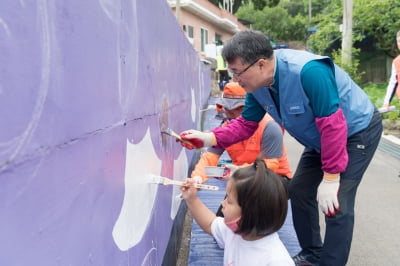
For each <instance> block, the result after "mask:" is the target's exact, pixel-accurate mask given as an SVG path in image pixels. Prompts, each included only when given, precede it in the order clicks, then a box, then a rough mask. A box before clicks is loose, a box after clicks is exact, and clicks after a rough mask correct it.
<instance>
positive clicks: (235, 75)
mask: <svg viewBox="0 0 400 266" xmlns="http://www.w3.org/2000/svg"><path fill="white" fill-rule="evenodd" d="M260 59H263V58H258V59H257V60H256V61H254V62H253V63H251V64H250V65H248V66H247V67H246V68H245V69H243V70H242V71H240V72H239V73H235V72H233V71H232V70H230V69H228V72H229V73H230V74H231V75H232V77H240V75H242V74H243V73H244V72H246V71H247V70H248V69H249V68H250V67H252V66H253V65H254V64H255V63H257V62H258V60H260Z"/></svg>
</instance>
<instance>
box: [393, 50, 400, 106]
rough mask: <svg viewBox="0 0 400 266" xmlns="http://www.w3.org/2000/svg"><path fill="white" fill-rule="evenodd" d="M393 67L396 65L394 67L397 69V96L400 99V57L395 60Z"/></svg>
mask: <svg viewBox="0 0 400 266" xmlns="http://www.w3.org/2000/svg"><path fill="white" fill-rule="evenodd" d="M393 65H394V67H395V69H396V78H397V88H396V95H397V98H399V99H400V55H398V56H397V57H396V58H395V59H394V60H393Z"/></svg>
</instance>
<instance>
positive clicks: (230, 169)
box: [222, 164, 240, 179]
mask: <svg viewBox="0 0 400 266" xmlns="http://www.w3.org/2000/svg"><path fill="white" fill-rule="evenodd" d="M223 167H225V168H226V170H225V171H224V175H223V177H222V179H228V178H230V177H231V176H232V175H233V173H234V172H235V171H236V170H237V169H239V168H240V166H237V165H234V164H225V165H223Z"/></svg>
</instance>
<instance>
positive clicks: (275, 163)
mask: <svg viewBox="0 0 400 266" xmlns="http://www.w3.org/2000/svg"><path fill="white" fill-rule="evenodd" d="M245 98H246V91H245V90H244V89H243V87H241V86H240V85H239V84H238V83H237V82H230V83H227V84H226V85H225V87H224V90H223V95H222V97H221V99H220V100H219V101H218V102H217V104H216V105H217V108H219V109H221V110H223V112H224V113H225V116H226V119H227V120H226V121H224V122H223V123H222V125H221V126H222V127H223V126H226V125H227V124H229V121H230V120H231V119H235V118H237V117H239V116H240V115H241V113H242V111H243V107H244V105H245ZM224 151H225V150H223V149H217V148H213V147H210V148H208V150H207V151H206V152H205V153H203V154H202V156H201V158H200V160H199V161H198V163H197V164H196V166H195V168H194V170H193V171H192V173H191V177H192V178H194V179H196V180H197V181H201V182H202V183H204V182H206V181H207V180H208V179H209V178H210V176H207V175H206V173H205V166H217V165H218V162H219V159H220V156H221V155H222V153H223V152H224ZM226 151H227V152H228V155H229V157H230V158H231V159H232V164H233V165H229V166H228V167H229V168H230V169H231V170H233V169H237V167H235V166H238V167H245V166H248V165H250V164H253V163H254V161H255V160H256V158H257V156H258V155H260V153H262V155H263V158H264V161H265V163H266V165H267V167H268V168H269V169H271V170H272V171H274V172H275V173H277V174H279V175H280V176H281V180H282V182H283V183H284V185H285V187H286V186H287V184H288V182H289V180H290V178H291V177H292V171H291V169H290V166H289V162H288V159H287V154H286V149H285V146H284V144H283V130H282V128H281V127H280V126H279V125H278V124H277V123H276V122H275V121H274V120H273V119H272V118H271V116H270V115H268V114H266V115H265V116H264V118H263V119H262V120H261V121H260V122H259V126H258V129H257V130H256V132H255V133H254V134H253V135H252V136H251V137H250V138H249V139H247V140H244V141H241V142H238V143H236V144H233V145H231V146H229V147H227V148H226ZM232 172H233V171H232Z"/></svg>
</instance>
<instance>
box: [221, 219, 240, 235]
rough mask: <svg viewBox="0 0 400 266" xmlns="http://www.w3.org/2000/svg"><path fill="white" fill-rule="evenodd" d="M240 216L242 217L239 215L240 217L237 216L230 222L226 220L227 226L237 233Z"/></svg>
mask: <svg viewBox="0 0 400 266" xmlns="http://www.w3.org/2000/svg"><path fill="white" fill-rule="evenodd" d="M240 218H241V216H239V217H238V218H236V219H235V220H232V221H230V222H226V221H224V222H225V224H226V226H228V227H229V229H231V230H232V232H234V233H235V232H236V231H237V230H238V228H239V225H238V222H239V220H240Z"/></svg>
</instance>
